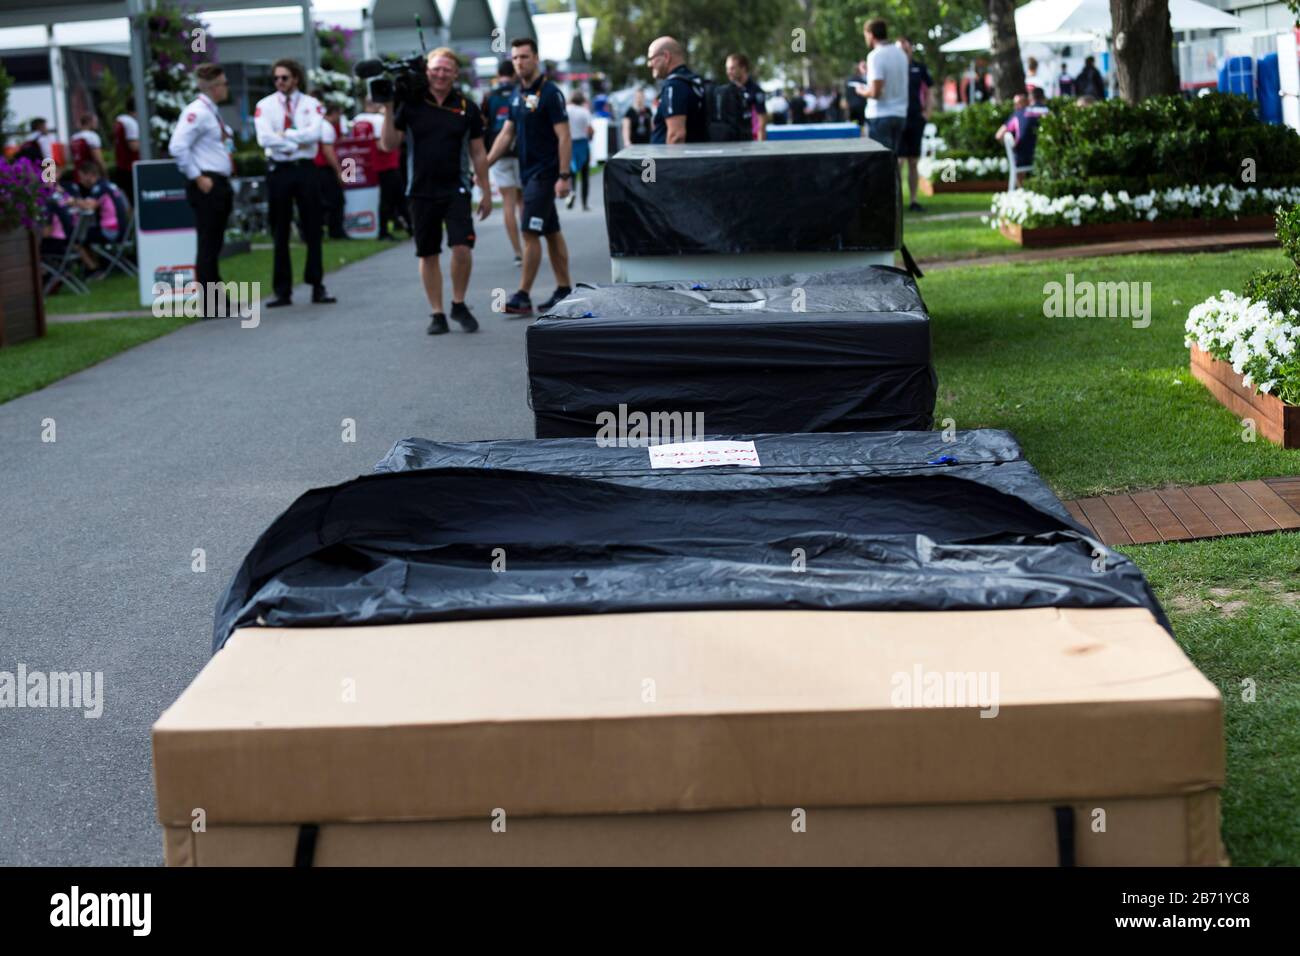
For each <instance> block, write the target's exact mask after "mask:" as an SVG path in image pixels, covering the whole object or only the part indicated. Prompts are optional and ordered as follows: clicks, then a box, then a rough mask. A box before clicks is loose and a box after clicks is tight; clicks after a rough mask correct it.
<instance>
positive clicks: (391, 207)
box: [379, 169, 410, 236]
mask: <svg viewBox="0 0 1300 956" xmlns="http://www.w3.org/2000/svg"><path fill="white" fill-rule="evenodd" d="M402 199H403V196H402V173H401V171H400V170H397V169H385V170H384V171H383V172H381V173H380V174H379V234H380V235H381V236H386V235H388V232H389V229H390V228H391V224H392V223H393V222H395V221H397V220H398V219H403V220H406V221H407V222H409V221H410V220H409V219H407V216H406V210H405V209H404V208H403V206H404V203H403V202H402Z"/></svg>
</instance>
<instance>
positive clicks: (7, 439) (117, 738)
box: [0, 179, 609, 865]
mask: <svg viewBox="0 0 1300 956" xmlns="http://www.w3.org/2000/svg"><path fill="white" fill-rule="evenodd" d="M600 189H601V185H600V182H599V179H597V180H596V181H595V182H593V183H592V197H593V200H594V199H595V197H598V196H600V195H601V192H600ZM594 205H595V211H593V212H591V213H588V214H583V213H582V212H581V211H576V212H567V211H565V210H563V209H562V210H561V213H560V218H561V222H562V224H563V225H564V228H565V234H566V236H567V238H568V243H569V249H570V255H571V259H572V265H573V276H574V279H575V280H577V281H598V282H607V281H609V258H608V247H607V243H606V236H605V226H604V218H603V214H602V212H601V211H599V204H594ZM443 261H444V267H445V266H446V256H444V260H443ZM295 265H296V270H295V271H297V272H298V274H299V275H301V271H300V270H301V268H302V263H301V261H298V262H296V263H295ZM269 279H270V277H269V276H267V286H268V287H269ZM326 281H327V284H328V287H329V289H330V291H331V293H333V294H334V295H336V296H337V297H338V299H339V303H338V304H337V305H332V306H311V305H309V304H308V301H309V298H310V296H309V294H308V290H307V288H306V287H302V286H300V287H299V288H298V289H297V290H296V291H295V296H294V298H295V302H296V303H297V304H295V305H294V306H293V307H292V308H290V309H284V310H276V311H263V313H262V322H261V325H260V326H259V327H257V328H250V329H245V328H241V327H240V325H239V323H238V321H232V320H223V321H212V322H202V323H196V324H194V325H190V326H187V327H186V328H183V329H181V330H179V331H177V332H174V333H172V334H171V335H167V336H164V337H162V338H160V339H157V340H154V341H152V342H149V343H147V344H145V345H141V346H139V347H137V348H135V349H132V350H130V351H128V352H125V353H123V354H121V355H118V356H116V357H114V358H112V359H110V360H109V361H106V362H104V363H102V364H100V365H97V366H94V367H92V368H89V369H86V370H85V371H83V372H79V373H78V374H76V375H73V376H71V377H69V378H67V379H64V380H63V381H61V382H58V383H56V384H54V385H51V386H49V387H48V388H45V389H43V390H41V391H39V392H36V393H34V394H31V395H27V396H24V397H22V398H19V399H16V400H14V401H12V402H9V403H7V404H4V405H0V672H6V671H7V672H9V673H11V674H16V673H17V671H18V668H19V666H20V665H24V666H25V667H26V669H27V671H28V672H29V673H30V672H34V671H44V672H50V671H72V670H77V671H88V672H95V671H101V672H102V673H103V681H104V708H103V715H102V716H101V717H99V718H98V719H95V718H87V717H85V716H83V714H82V712H81V711H73V710H67V709H21V710H19V709H13V708H9V707H0V865H13V864H25V865H44V864H64V865H68V864H77V865H82V864H90V865H96V864H97V865H113V864H157V863H160V862H161V860H162V844H161V839H162V837H161V830H160V829H159V827H158V825H157V822H156V818H155V807H154V798H153V779H152V763H151V757H150V745H149V728H150V726H151V725H152V724H153V722H154V720H155V719H156V718H157V717H158V715H159V713H161V712H162V710H163V709H164V708H165V707H167V706H168V705H169V704H170V703H171V702H172V701H173V700H175V698H176V697H177V695H179V694H180V692H181V691H182V690H183V689H184V687H185V686H186V684H188V683H189V681H190V680H191V679H192V678H193V676H194V675H195V674H196V673H197V672H198V670H199V668H201V667H202V666H203V664H204V662H205V661H206V660H207V659H208V656H209V647H210V643H211V638H212V634H211V632H212V616H213V609H214V607H215V605H216V602H217V599H218V597H219V595H220V594H221V592H222V590H223V589H224V588H225V586H226V585H227V583H228V582H229V580H230V577H231V575H232V574H233V573H234V571H235V569H236V568H237V566H238V564H239V561H240V560H241V559H242V558H243V556H244V554H245V553H246V551H247V550H248V548H249V547H250V546H251V545H252V544H253V541H254V540H255V539H256V537H257V535H258V534H259V533H260V532H261V531H262V530H263V529H264V528H265V527H266V526H267V525H268V524H269V523H270V522H271V520H272V519H273V518H274V517H275V516H276V515H277V514H278V513H279V512H281V511H282V510H284V509H285V508H286V507H287V506H288V505H289V504H290V503H291V502H292V501H293V500H294V499H295V498H296V497H297V496H298V495H299V494H301V493H302V492H304V491H306V490H307V489H309V488H312V487H317V486H320V485H327V484H333V483H336V482H339V481H344V480H347V479H349V478H352V477H355V476H356V475H359V474H362V473H365V472H368V471H369V470H370V468H371V467H372V466H373V464H374V463H375V461H377V460H378V459H379V458H380V457H381V456H382V455H383V454H384V453H385V452H386V451H387V450H388V448H389V447H390V446H391V445H392V443H393V442H394V441H395V440H396V439H399V438H403V437H406V436H411V435H418V436H424V437H428V438H440V439H449V440H468V439H478V438H519V437H531V436H532V417H531V414H530V412H529V409H528V402H527V394H526V387H527V381H526V374H525V362H524V330H525V328H526V326H527V324H528V323H527V322H526V321H522V320H519V319H509V318H506V317H505V316H504V315H500V314H495V313H493V312H492V311H491V302H492V291H493V289H495V288H502V289H504V290H505V292H506V294H507V295H508V294H509V293H511V292H513V291H514V290H515V289H516V288H517V285H518V270H517V269H516V268H515V267H514V266H513V265H512V264H511V253H510V249H509V245H508V243H507V242H506V238H505V234H504V230H503V228H502V220H501V211H500V210H499V209H498V210H495V211H494V212H493V214H492V217H491V219H489V220H488V221H487V222H486V223H484V224H482V225H481V226H480V227H479V240H478V248H477V250H476V254H475V269H474V276H473V279H472V282H471V287H470V295H469V298H468V301H469V304H470V308H471V309H472V310H473V311H474V312H475V314H476V315H477V316H478V319H479V322H480V324H481V326H482V330H481V331H480V332H478V333H477V334H474V335H466V334H464V333H461V332H459V330H455V331H453V332H452V333H451V334H449V335H445V336H439V337H431V336H427V335H425V333H424V329H425V326H426V325H427V324H428V307H427V305H426V304H425V302H424V297H423V294H422V292H421V289H420V284H419V279H418V277H417V275H416V263H415V259H414V251H413V247H412V246H411V244H410V243H409V242H408V243H404V244H402V245H400V246H397V247H395V248H394V249H392V250H391V251H387V252H383V253H380V254H378V255H376V256H373V257H371V258H369V259H366V260H364V261H362V262H359V263H355V264H353V265H351V266H348V267H346V268H344V269H342V270H340V271H339V272H337V273H331V274H330V275H329V276H327V279H326ZM553 289H554V284H553V282H552V279H551V275H550V272H549V269H548V267H547V265H546V263H545V262H543V265H542V272H541V275H540V278H539V282H538V284H537V285H536V286H535V288H534V290H533V300H534V301H535V302H537V301H541V300H542V299H545V298H546V297H548V296H549V295H550V294H551V291H552V290H553ZM264 292H265V293H266V295H267V296H268V297H269V288H266V289H264ZM139 321H141V322H147V321H150V319H149V318H147V317H146V318H141V319H139ZM345 419H351V420H352V421H353V422H355V441H354V442H350V443H349V442H344V441H343V431H344V425H343V422H344V420H345ZM47 420H52V421H53V423H54V424H53V427H54V438H55V440H54V441H53V442H48V441H42V433H43V431H44V432H45V433H46V434H47V435H48V433H49V422H48V421H47ZM199 548H201V549H203V552H204V558H205V561H206V570H205V571H203V572H202V573H197V572H195V571H194V570H193V565H194V562H195V558H194V557H193V555H194V551H195V549H199ZM0 680H3V678H2V677H0Z"/></svg>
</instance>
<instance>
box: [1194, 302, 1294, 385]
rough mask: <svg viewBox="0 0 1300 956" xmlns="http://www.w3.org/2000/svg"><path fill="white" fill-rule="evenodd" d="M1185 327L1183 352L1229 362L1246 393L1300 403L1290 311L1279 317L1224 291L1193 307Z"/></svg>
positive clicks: (1265, 307) (1258, 305) (1267, 309)
mask: <svg viewBox="0 0 1300 956" xmlns="http://www.w3.org/2000/svg"><path fill="white" fill-rule="evenodd" d="M1185 328H1186V330H1187V338H1186V339H1185V344H1186V345H1187V347H1188V348H1191V347H1192V346H1193V345H1196V346H1197V347H1198V348H1200V349H1201V351H1203V352H1208V353H1210V354H1211V355H1213V356H1214V357H1215V358H1218V359H1221V360H1222V361H1225V362H1229V363H1231V365H1232V370H1233V371H1234V372H1236V373H1237V374H1238V375H1240V376H1241V377H1242V378H1241V380H1242V384H1244V385H1245V386H1246V387H1247V388H1250V387H1251V386H1254V387H1255V388H1257V389H1259V391H1261V392H1265V393H1276V394H1277V396H1278V397H1279V398H1281V399H1282V400H1283V401H1284V402H1287V403H1289V404H1293V405H1294V404H1300V355H1298V354H1297V352H1296V343H1297V342H1298V341H1300V313H1298V312H1296V311H1295V310H1294V309H1293V310H1291V312H1290V314H1287V315H1284V314H1283V313H1281V312H1274V311H1273V310H1272V309H1270V308H1269V306H1268V303H1266V302H1252V301H1251V300H1250V299H1247V298H1244V297H1242V296H1239V295H1237V294H1236V293H1234V292H1229V291H1228V290H1226V289H1225V290H1224V291H1222V292H1220V293H1219V294H1218V295H1217V296H1211V297H1210V298H1208V299H1206V300H1205V301H1204V302H1202V303H1201V304H1200V305H1197V306H1195V307H1193V308H1192V310H1191V312H1189V313H1188V315H1187V324H1186V326H1185Z"/></svg>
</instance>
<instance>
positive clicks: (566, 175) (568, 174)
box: [560, 173, 573, 179]
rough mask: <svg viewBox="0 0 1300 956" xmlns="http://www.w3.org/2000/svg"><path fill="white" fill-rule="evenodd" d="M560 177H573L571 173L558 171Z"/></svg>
mask: <svg viewBox="0 0 1300 956" xmlns="http://www.w3.org/2000/svg"><path fill="white" fill-rule="evenodd" d="M560 178H561V179H572V178H573V173H560Z"/></svg>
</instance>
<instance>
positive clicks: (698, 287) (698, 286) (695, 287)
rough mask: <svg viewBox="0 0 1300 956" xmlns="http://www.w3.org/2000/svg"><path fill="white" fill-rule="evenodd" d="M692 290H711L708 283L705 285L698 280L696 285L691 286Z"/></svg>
mask: <svg viewBox="0 0 1300 956" xmlns="http://www.w3.org/2000/svg"><path fill="white" fill-rule="evenodd" d="M691 291H692V292H708V291H709V287H708V286H707V285H705V284H704V283H703V282H697V283H695V285H693V286H691Z"/></svg>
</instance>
